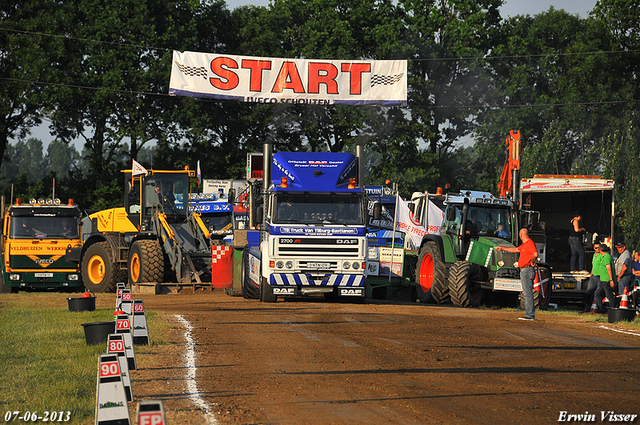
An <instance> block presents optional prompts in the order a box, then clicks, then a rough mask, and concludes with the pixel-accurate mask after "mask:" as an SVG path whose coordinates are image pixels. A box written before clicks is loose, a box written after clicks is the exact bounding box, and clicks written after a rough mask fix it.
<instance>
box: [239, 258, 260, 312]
mask: <svg viewBox="0 0 640 425" xmlns="http://www.w3.org/2000/svg"><path fill="white" fill-rule="evenodd" d="M249 275H250V270H249V249H247V248H245V249H243V250H242V275H241V277H240V287H241V288H242V296H243V297H244V298H246V299H254V300H255V299H258V298H259V296H260V293H259V292H258V288H256V287H255V286H253V284H252V283H251V280H250V279H249Z"/></svg>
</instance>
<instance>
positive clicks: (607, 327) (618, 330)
mask: <svg viewBox="0 0 640 425" xmlns="http://www.w3.org/2000/svg"><path fill="white" fill-rule="evenodd" d="M600 327H601V328H602V329H607V330H609V331H614V332H620V333H621V334H627V335H635V336H640V334H638V333H635V332H629V331H622V330H620V329H615V328H610V327H609V326H604V325H600Z"/></svg>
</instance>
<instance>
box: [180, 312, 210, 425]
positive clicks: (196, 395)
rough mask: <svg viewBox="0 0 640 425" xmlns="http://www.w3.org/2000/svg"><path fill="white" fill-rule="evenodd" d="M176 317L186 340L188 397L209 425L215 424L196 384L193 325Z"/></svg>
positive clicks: (208, 406)
mask: <svg viewBox="0 0 640 425" xmlns="http://www.w3.org/2000/svg"><path fill="white" fill-rule="evenodd" d="M176 319H177V320H178V322H180V323H182V326H184V328H185V332H184V338H185V339H186V340H187V344H186V347H187V351H186V353H185V355H184V357H185V360H186V363H187V364H186V368H187V373H186V376H185V378H186V381H187V391H188V393H189V399H190V400H191V401H193V403H194V404H195V405H196V406H197V407H198V408H199V409H201V410H202V411H203V413H204V417H205V419H206V420H207V423H208V424H209V425H216V424H217V423H218V420H217V419H216V416H215V414H214V412H213V408H212V407H211V406H210V405H209V403H207V402H206V401H204V399H203V398H202V397H201V396H200V391H198V385H197V384H196V371H197V367H196V348H195V347H196V343H195V340H194V339H193V336H192V331H193V326H191V323H189V321H188V320H187V319H185V318H184V317H182V316H181V315H179V314H176Z"/></svg>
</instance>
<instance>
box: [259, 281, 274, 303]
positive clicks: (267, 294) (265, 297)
mask: <svg viewBox="0 0 640 425" xmlns="http://www.w3.org/2000/svg"><path fill="white" fill-rule="evenodd" d="M260 301H262V302H263V303H274V302H276V296H275V295H274V294H273V286H271V285H269V282H267V279H265V278H262V284H261V285H260Z"/></svg>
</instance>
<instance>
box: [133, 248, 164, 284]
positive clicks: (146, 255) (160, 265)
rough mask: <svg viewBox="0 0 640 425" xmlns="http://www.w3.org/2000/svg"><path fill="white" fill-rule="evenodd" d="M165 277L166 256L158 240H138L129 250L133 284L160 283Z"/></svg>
mask: <svg viewBox="0 0 640 425" xmlns="http://www.w3.org/2000/svg"><path fill="white" fill-rule="evenodd" d="M163 276H164V254H163V252H162V248H160V244H159V243H158V241H156V240H151V239H143V240H138V241H135V242H134V243H133V245H131V249H130V250H129V279H130V281H131V283H143V282H145V283H158V282H162V278H163Z"/></svg>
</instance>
